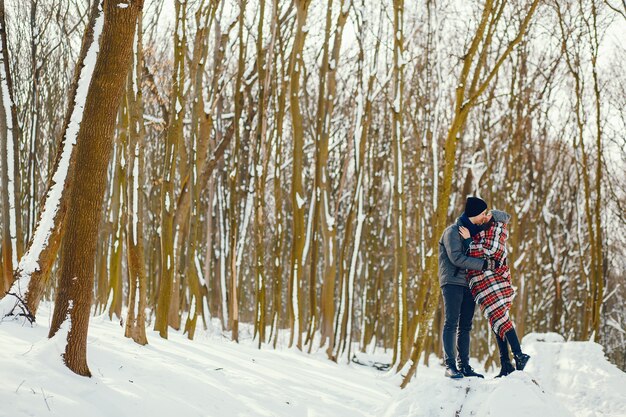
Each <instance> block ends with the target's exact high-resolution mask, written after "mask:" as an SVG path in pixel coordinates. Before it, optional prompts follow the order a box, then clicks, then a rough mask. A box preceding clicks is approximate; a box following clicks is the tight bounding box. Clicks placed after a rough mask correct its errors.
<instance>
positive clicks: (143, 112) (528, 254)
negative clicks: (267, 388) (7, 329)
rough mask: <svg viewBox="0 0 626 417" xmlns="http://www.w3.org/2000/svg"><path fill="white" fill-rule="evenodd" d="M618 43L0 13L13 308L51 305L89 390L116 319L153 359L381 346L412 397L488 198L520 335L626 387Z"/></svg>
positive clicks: (178, 11)
mask: <svg viewBox="0 0 626 417" xmlns="http://www.w3.org/2000/svg"><path fill="white" fill-rule="evenodd" d="M625 27H626V8H625V7H624V4H623V2H621V3H620V2H619V1H615V0H604V1H603V0H576V1H563V0H516V1H511V0H482V1H480V2H462V1H455V0H442V1H434V0H426V1H420V2H412V1H404V0H385V1H366V0H320V1H312V0H165V1H159V0H145V2H144V1H140V0H115V1H113V0H68V1H62V2H61V1H57V0H27V1H21V0H0V35H1V44H0V47H1V56H0V60H1V65H0V76H1V77H0V78H1V86H0V87H1V93H2V100H0V153H1V158H0V168H1V170H0V180H1V186H0V190H1V200H0V208H1V211H0V213H1V215H0V226H1V227H2V235H1V240H0V248H1V251H2V257H1V259H0V262H1V264H0V265H1V268H0V289H1V290H2V291H1V294H0V313H2V315H3V317H4V320H7V319H9V318H10V317H21V319H22V320H28V321H30V322H34V321H35V320H36V318H37V311H38V308H39V306H40V305H41V303H42V302H49V303H52V304H53V305H54V314H53V319H52V325H51V331H50V337H60V336H58V335H57V336H55V334H56V333H57V332H58V331H59V330H61V329H65V331H64V333H63V334H66V335H67V340H68V343H67V348H66V351H65V356H64V360H65V363H66V364H67V366H68V367H69V368H70V369H72V370H73V371H74V372H76V373H79V374H81V375H90V371H89V367H88V364H87V361H86V354H85V352H86V349H87V347H86V336H87V332H88V321H89V317H90V316H93V315H100V314H104V313H106V314H108V316H109V318H110V319H111V320H116V321H120V322H121V323H123V328H122V329H120V337H122V335H125V336H126V337H129V338H132V339H133V340H135V341H136V342H137V343H139V344H146V343H150V337H162V338H167V337H168V332H169V331H173V330H175V331H182V332H184V333H185V334H186V335H188V337H189V338H190V339H191V338H193V337H194V335H195V334H196V332H197V331H199V330H201V329H203V328H206V327H207V326H208V325H209V323H210V322H211V321H215V322H216V323H219V325H220V326H222V328H223V332H224V334H226V335H228V337H230V338H232V340H233V341H240V340H243V339H253V340H254V343H255V344H256V345H257V346H258V347H259V348H262V349H272V348H276V347H279V346H282V347H292V348H296V349H300V350H302V351H306V352H312V351H317V350H323V351H325V352H326V354H327V356H328V358H329V359H330V360H334V361H343V362H349V361H350V360H351V358H352V356H353V354H354V352H355V351H359V350H360V351H368V352H369V351H373V350H374V349H385V350H388V351H390V352H393V363H392V367H393V369H395V370H397V371H400V370H404V374H406V375H407V376H406V378H405V383H406V382H408V381H409V380H410V379H411V378H412V376H413V372H414V369H415V366H414V365H415V364H417V363H418V361H425V362H427V361H428V359H429V357H430V354H431V353H435V354H437V355H440V352H441V337H440V335H441V328H442V306H441V303H440V289H439V284H438V280H437V255H436V254H437V253H438V249H437V246H438V242H439V238H440V236H441V234H442V232H443V230H444V228H445V227H446V226H447V225H448V224H450V223H451V222H452V221H453V220H454V219H455V218H456V216H457V215H459V214H460V213H461V212H462V207H463V203H464V201H465V197H466V196H468V195H479V196H481V197H482V198H483V199H485V200H486V201H488V202H489V204H490V207H494V208H498V209H501V210H505V211H507V212H508V213H510V214H511V215H512V220H511V225H510V229H511V237H510V239H509V252H510V257H509V259H510V267H511V273H512V277H513V278H512V279H513V284H514V286H515V287H516V291H517V295H516V298H515V301H514V304H513V306H514V307H513V308H514V310H513V316H514V321H515V323H516V324H517V330H518V333H519V334H520V335H521V336H523V335H524V334H527V333H530V332H557V333H560V334H562V335H563V336H564V337H565V338H566V339H571V340H594V341H596V342H599V343H601V344H602V345H603V346H604V348H605V352H606V354H607V356H608V357H609V358H610V359H611V360H612V361H613V362H614V363H616V364H617V365H618V366H619V367H621V368H622V369H625V368H626V352H625V351H624V345H625V344H626V307H625V305H626V304H625V301H626V288H624V283H625V281H624V276H625V275H626V262H625V261H624V259H626V258H625V257H626V238H625V236H626V233H625V232H626V175H625V174H624V172H625V171H626V134H625V133H624V132H626V72H624V71H623V68H624V67H625V66H626V49H624V44H623V39H624V35H625V34H626V31H625V30H624V29H625ZM620 38H621V40H620ZM478 315H479V314H477V315H476V316H477V319H476V322H475V325H474V330H473V334H474V339H473V340H474V342H473V345H472V356H474V357H477V358H479V359H480V360H482V361H484V363H485V365H486V366H487V367H488V366H491V365H492V364H493V362H494V360H495V359H497V355H498V354H497V350H496V349H495V341H493V340H492V333H491V332H490V331H489V328H488V324H487V322H486V321H485V320H484V319H482V318H478ZM68 321H69V322H70V323H71V324H67V323H66V322H68ZM64 323H65V324H64ZM146 328H148V331H147V330H146ZM152 329H153V330H155V331H156V332H155V333H151V332H150V330H152ZM157 333H158V335H157ZM283 335H285V336H286V337H282V336H283ZM64 337H65V336H64ZM417 377H419V375H418V376H417Z"/></svg>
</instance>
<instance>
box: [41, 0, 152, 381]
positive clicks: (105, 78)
mask: <svg viewBox="0 0 626 417" xmlns="http://www.w3.org/2000/svg"><path fill="white" fill-rule="evenodd" d="M118 3H119V0H114V1H113V0H104V1H103V4H102V8H103V14H104V19H102V18H98V21H97V22H96V33H98V32H100V27H101V28H102V29H101V32H102V35H101V36H100V37H98V36H96V37H95V38H96V42H97V43H96V44H94V45H92V48H90V51H89V53H88V57H89V58H91V59H93V58H95V56H97V58H96V61H95V66H94V69H93V75H92V77H89V78H90V82H89V88H88V90H83V89H79V94H87V99H86V102H85V108H84V111H83V114H82V123H81V126H80V130H79V131H78V137H77V144H76V169H75V172H74V175H75V178H76V182H75V184H74V187H73V188H72V190H71V194H70V202H69V211H68V223H67V232H66V235H65V241H64V245H63V250H62V258H61V259H62V260H61V262H62V268H61V274H60V278H59V285H58V289H57V300H56V303H55V308H54V313H53V317H52V324H51V326H50V334H49V336H50V337H53V336H54V335H55V334H56V333H57V332H58V330H59V329H60V328H61V326H62V325H63V324H64V323H65V322H66V321H68V320H69V322H70V323H69V324H68V327H69V330H68V334H67V345H66V348H65V354H64V361H65V364H66V365H67V367H68V368H70V369H71V370H72V371H73V372H75V373H77V374H79V375H83V376H90V375H91V372H90V371H89V367H88V365H87V330H88V325H89V315H90V311H91V302H92V298H93V278H94V261H95V259H94V258H95V252H96V244H97V236H98V233H97V232H98V230H97V229H98V225H99V224H100V217H101V214H102V198H103V195H104V190H105V187H106V177H107V176H106V171H107V166H108V164H109V159H110V157H111V150H112V147H113V131H114V128H115V119H116V115H117V109H118V107H119V104H120V99H121V97H122V95H123V91H124V84H125V80H126V77H127V75H128V69H129V65H130V63H131V58H132V52H133V37H134V34H135V28H136V23H137V16H138V15H139V13H140V11H141V9H142V7H143V1H141V0H138V1H134V2H132V3H131V4H128V7H125V8H122V7H118ZM99 25H101V26H100V27H99ZM98 38H99V40H97V39H98ZM96 45H97V47H98V48H99V52H98V51H97V50H96V49H95V48H94V47H95V46H96ZM88 62H90V61H88ZM80 87H83V88H84V87H85V85H83V84H82V83H81V85H80Z"/></svg>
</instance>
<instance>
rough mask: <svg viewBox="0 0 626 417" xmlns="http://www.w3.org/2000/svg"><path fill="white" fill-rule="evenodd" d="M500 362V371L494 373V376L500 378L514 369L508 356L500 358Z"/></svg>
mask: <svg viewBox="0 0 626 417" xmlns="http://www.w3.org/2000/svg"><path fill="white" fill-rule="evenodd" d="M500 364H501V365H502V367H501V368H500V373H499V374H498V375H496V378H502V377H503V376H507V375H509V374H510V373H512V372H513V371H515V368H514V367H513V364H512V363H511V361H510V360H509V359H508V358H507V359H500Z"/></svg>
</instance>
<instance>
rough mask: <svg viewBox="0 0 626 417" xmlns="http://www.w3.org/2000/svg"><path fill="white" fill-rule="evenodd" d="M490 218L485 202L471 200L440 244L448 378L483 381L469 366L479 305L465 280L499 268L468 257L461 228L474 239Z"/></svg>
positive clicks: (490, 260) (440, 275)
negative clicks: (470, 274)
mask: <svg viewBox="0 0 626 417" xmlns="http://www.w3.org/2000/svg"><path fill="white" fill-rule="evenodd" d="M490 217H491V216H490V214H489V212H488V210H487V203H485V201H483V200H482V199H480V198H477V197H468V198H467V201H466V202H465V211H464V212H463V214H462V215H461V216H460V217H459V218H458V219H457V220H456V223H455V224H453V225H451V226H448V227H447V228H446V230H445V231H444V232H443V235H442V236H441V240H440V241H439V285H440V287H441V292H442V294H443V306H444V316H445V321H444V326H443V335H442V339H443V349H444V360H445V366H446V373H445V375H446V376H447V377H449V378H455V379H456V378H463V377H464V376H465V377H470V376H474V377H479V378H483V375H481V374H478V373H476V372H475V371H474V369H472V367H471V366H470V365H469V350H470V330H471V329H472V319H473V318H474V309H475V307H476V305H475V304H474V298H473V297H472V293H471V291H470V289H469V287H468V285H467V280H466V278H465V277H466V274H467V270H476V271H484V270H487V269H495V268H496V267H497V266H498V265H497V262H496V261H494V260H493V259H485V260H483V259H478V258H472V257H469V256H467V255H466V254H465V251H464V250H463V238H462V237H461V236H460V235H459V227H461V226H464V227H466V228H468V229H469V231H470V234H471V236H474V235H476V234H478V233H480V231H481V227H480V226H481V225H482V224H484V223H486V222H488V221H489V220H490ZM457 365H458V367H457Z"/></svg>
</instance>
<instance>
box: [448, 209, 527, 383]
mask: <svg viewBox="0 0 626 417" xmlns="http://www.w3.org/2000/svg"><path fill="white" fill-rule="evenodd" d="M488 214H489V217H490V220H489V221H488V222H487V223H485V224H484V225H483V227H482V230H481V231H479V232H478V233H475V234H474V235H473V236H471V235H470V231H469V229H468V228H467V227H463V226H460V227H459V233H460V234H461V237H463V249H464V250H466V251H469V253H468V255H469V256H472V257H475V258H483V259H490V260H493V261H494V265H495V268H494V269H492V270H485V271H473V270H470V271H468V273H467V281H468V284H469V287H470V290H471V291H472V295H473V296H474V300H475V301H476V304H478V305H479V306H480V309H481V311H482V312H483V314H484V315H485V317H486V318H487V319H488V320H489V324H490V325H491V328H492V329H493V331H494V333H495V335H496V340H497V342H498V349H499V351H500V363H501V365H502V369H501V370H500V373H499V374H498V376H496V378H499V377H502V376H506V375H508V374H510V373H511V372H513V371H514V370H515V369H517V370H518V371H521V370H522V369H524V367H525V366H526V363H527V362H528V360H529V359H530V356H529V355H527V354H525V353H523V352H522V348H521V346H520V342H519V339H518V337H517V333H516V332H515V327H514V326H513V322H511V318H510V317H509V310H510V309H511V301H512V300H513V294H514V291H513V288H512V287H511V272H510V270H509V267H508V265H507V262H506V258H507V251H506V240H507V238H508V236H509V233H508V230H507V223H508V221H509V220H510V218H511V216H509V215H508V214H507V213H505V212H503V211H498V210H492V211H491V212H490V213H488ZM507 341H508V344H507ZM508 345H511V350H512V351H513V357H514V358H515V368H513V365H512V364H511V359H510V357H509V349H508Z"/></svg>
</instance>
